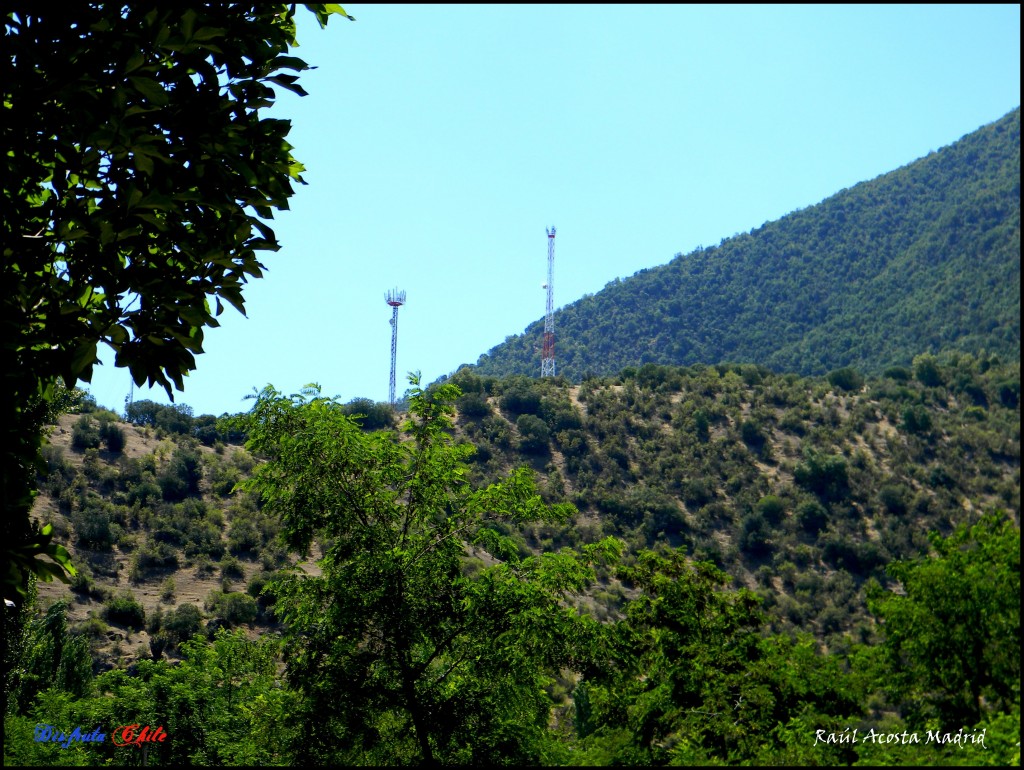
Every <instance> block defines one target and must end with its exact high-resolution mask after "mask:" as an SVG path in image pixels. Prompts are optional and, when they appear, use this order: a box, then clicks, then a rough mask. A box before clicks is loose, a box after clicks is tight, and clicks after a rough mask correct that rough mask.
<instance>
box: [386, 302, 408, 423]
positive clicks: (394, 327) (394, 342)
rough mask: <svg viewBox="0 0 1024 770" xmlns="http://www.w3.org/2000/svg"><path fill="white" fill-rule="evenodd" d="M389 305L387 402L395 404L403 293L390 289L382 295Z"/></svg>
mask: <svg viewBox="0 0 1024 770" xmlns="http://www.w3.org/2000/svg"><path fill="white" fill-rule="evenodd" d="M384 300H385V301H386V302H387V303H388V304H389V305H391V380H390V381H389V384H388V402H389V403H391V404H393V403H395V362H396V361H397V360H398V308H400V307H401V306H402V305H404V304H405V292H404V291H399V290H398V289H392V290H391V291H389V292H387V294H385V295H384Z"/></svg>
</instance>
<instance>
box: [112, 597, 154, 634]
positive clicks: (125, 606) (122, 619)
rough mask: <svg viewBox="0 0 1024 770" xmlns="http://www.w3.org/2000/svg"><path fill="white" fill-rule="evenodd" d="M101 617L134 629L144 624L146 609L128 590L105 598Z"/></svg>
mask: <svg viewBox="0 0 1024 770" xmlns="http://www.w3.org/2000/svg"><path fill="white" fill-rule="evenodd" d="M103 617H104V618H105V619H106V621H107V622H108V623H116V624H118V625H121V626H129V627H131V628H134V629H136V630H138V629H141V628H142V627H143V626H144V625H145V624H146V610H145V609H144V608H143V606H142V605H141V604H139V602H138V601H137V600H136V598H135V597H134V596H132V595H131V594H130V593H129V592H127V591H124V592H122V593H120V594H118V595H117V596H114V597H113V598H111V599H108V600H107V604H106V607H105V608H104V610H103Z"/></svg>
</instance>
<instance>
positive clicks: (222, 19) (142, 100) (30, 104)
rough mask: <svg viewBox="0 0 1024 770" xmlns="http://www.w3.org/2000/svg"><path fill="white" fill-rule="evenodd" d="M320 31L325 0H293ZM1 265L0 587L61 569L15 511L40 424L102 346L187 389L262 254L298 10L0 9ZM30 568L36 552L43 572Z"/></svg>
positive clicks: (282, 153) (161, 6)
mask: <svg viewBox="0 0 1024 770" xmlns="http://www.w3.org/2000/svg"><path fill="white" fill-rule="evenodd" d="M306 7H307V8H308V9H309V10H311V11H312V12H313V13H315V14H316V17H317V19H318V21H319V22H320V24H321V26H324V25H325V24H326V22H327V19H328V17H329V15H331V14H333V13H340V14H344V10H343V9H342V8H341V6H339V5H323V4H319V5H308V6H306ZM7 9H8V10H7V13H6V18H5V29H4V53H5V56H4V57H3V59H2V63H0V67H2V69H0V84H2V88H3V101H4V119H3V121H0V137H2V143H3V147H4V150H5V152H6V165H5V169H4V174H3V198H2V200H0V206H2V214H3V216H2V217H0V220H2V223H3V224H2V228H3V251H4V255H3V261H2V263H0V286H3V290H2V291H0V357H2V360H3V366H2V367H0V405H2V406H0V408H2V409H3V410H4V418H3V419H2V420H0V424H2V425H3V432H2V434H0V445H2V452H3V455H2V463H0V464H2V479H0V482H2V483H0V496H2V502H3V521H4V526H3V539H4V545H5V554H4V556H5V558H4V561H5V570H7V571H6V573H5V575H4V597H5V598H9V599H12V600H15V601H18V602H20V601H21V600H22V598H23V596H24V588H25V585H26V574H27V573H28V572H34V573H36V574H37V575H39V576H40V577H43V578H44V579H50V577H51V576H53V575H56V576H62V575H63V571H64V570H63V569H61V567H58V566H56V565H52V564H50V562H41V561H39V560H38V559H36V558H35V557H36V556H37V555H39V554H44V553H46V554H47V555H49V556H50V557H51V558H52V559H54V560H55V561H56V562H57V563H58V564H60V565H62V566H63V567H65V568H68V567H69V563H68V562H67V559H66V557H65V555H64V554H62V553H61V552H60V551H57V550H55V549H54V548H53V547H52V544H51V543H50V542H49V539H48V537H47V534H48V533H42V532H40V531H39V530H38V529H37V528H34V527H33V526H32V525H31V524H30V522H29V516H28V512H29V509H30V507H31V504H32V496H33V492H34V475H35V468H36V464H37V463H38V458H39V446H40V441H41V430H42V426H43V424H44V420H45V419H46V418H47V413H48V411H49V410H50V408H51V406H52V403H53V401H54V399H55V397H56V395H57V393H58V391H57V380H58V378H63V380H64V382H65V384H66V385H67V387H68V388H72V387H74V385H75V383H76V381H77V380H79V379H81V380H84V381H86V382H88V381H89V380H90V379H91V376H92V368H93V365H94V364H95V363H96V361H97V360H98V357H97V349H98V345H99V343H101V342H102V343H105V344H106V345H108V346H109V347H110V348H112V349H113V350H114V351H115V352H116V358H115V360H114V364H115V366H123V367H127V368H128V369H129V370H130V372H131V375H132V377H133V379H134V380H135V382H136V383H138V384H140V385H141V384H142V383H143V382H146V381H148V382H149V384H150V385H153V384H159V385H162V386H163V387H164V388H165V389H166V390H167V392H168V394H169V395H170V394H171V387H170V386H171V383H173V384H174V385H175V386H176V387H177V389H178V390H181V389H182V388H183V382H182V377H183V376H184V375H186V374H188V372H189V371H191V370H192V369H194V368H195V356H196V354H198V353H201V352H202V350H203V332H204V330H205V329H206V328H209V327H215V326H217V325H218V322H217V319H216V316H218V315H220V313H221V311H222V309H223V303H224V302H226V303H228V304H230V305H232V306H234V307H235V308H237V309H238V310H239V311H240V312H244V300H243V296H242V288H243V286H244V285H245V283H246V281H247V280H248V279H249V278H258V277H260V276H261V274H262V270H263V269H264V267H263V265H262V264H261V263H260V261H259V253H260V252H262V251H267V250H276V249H277V248H278V244H277V241H276V239H275V236H274V232H273V230H271V228H270V227H268V226H267V224H266V223H265V221H264V220H267V219H271V218H272V217H273V212H274V210H275V209H278V210H280V209H286V208H287V207H288V198H289V197H290V196H291V195H292V192H293V189H292V185H293V183H296V182H298V183H301V182H302V178H301V176H300V172H301V171H302V166H301V165H300V164H299V163H298V162H297V161H296V160H295V159H294V158H293V157H292V154H291V149H292V148H291V145H290V144H289V143H288V141H287V140H286V137H287V135H288V131H289V128H290V122H289V121H287V120H281V119H271V118H266V117H264V110H265V109H266V108H269V107H270V106H272V105H273V103H274V99H275V91H274V87H275V86H279V87H281V88H285V89H287V90H290V91H293V92H295V93H298V94H300V95H302V94H304V93H305V92H304V91H303V90H302V88H301V87H300V86H299V85H297V83H296V81H297V76H296V75H293V74H286V73H287V71H289V70H290V71H292V72H298V71H301V70H304V69H308V66H307V64H306V63H305V62H304V61H302V60H301V59H299V58H296V57H293V56H289V55H288V52H289V49H290V48H291V47H292V46H294V45H295V44H296V43H295V20H294V13H295V6H294V5H290V6H289V5H285V4H269V3H263V4H259V3H250V4H245V3H213V4H203V5H193V4H182V3H170V4H168V3H155V2H138V3H130V4H127V5H126V4H124V3H76V4H71V5H64V4H62V5H48V4H39V3H27V2H20V3H19V2H15V3H9V4H8V5H7ZM43 565H46V566H43Z"/></svg>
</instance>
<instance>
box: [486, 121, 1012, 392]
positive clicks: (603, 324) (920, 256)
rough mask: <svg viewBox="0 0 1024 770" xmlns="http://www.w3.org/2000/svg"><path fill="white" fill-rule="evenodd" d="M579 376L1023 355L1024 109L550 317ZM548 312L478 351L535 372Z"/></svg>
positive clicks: (494, 363) (879, 365)
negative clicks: (655, 367) (1023, 216)
mask: <svg viewBox="0 0 1024 770" xmlns="http://www.w3.org/2000/svg"><path fill="white" fill-rule="evenodd" d="M555 329H556V347H555V349H556V360H557V366H558V372H559V373H560V374H563V375H565V376H566V377H568V378H569V379H570V380H572V381H574V382H579V381H580V380H581V378H582V377H584V376H586V375H589V374H595V375H608V374H614V373H616V372H618V371H620V370H621V369H622V368H623V367H625V366H639V365H641V364H644V363H657V364H671V365H690V364H695V363H720V362H749V363H756V364H759V365H762V366H766V367H769V368H771V369H773V370H775V371H787V372H797V373H802V374H823V373H825V372H828V371H829V370H832V369H836V368H840V367H843V366H855V367H857V368H858V369H859V370H860V371H862V372H865V373H875V374H877V373H880V372H881V371H882V370H883V369H884V368H885V367H887V366H892V365H909V364H910V361H911V358H912V357H913V356H915V355H917V354H918V353H921V352H925V351H931V352H937V351H938V350H945V349H959V350H964V351H968V352H977V351H980V350H990V351H994V352H997V353H998V354H999V355H1002V356H1004V357H1007V358H1017V357H1019V355H1020V109H1019V108H1018V109H1016V110H1014V111H1013V112H1011V113H1009V114H1008V115H1006V116H1005V117H1003V118H1002V119H1000V120H998V121H996V122H995V123H992V124H990V125H987V126H984V127H982V128H981V129H979V130H978V131H975V132H974V133H971V134H969V135H967V136H965V137H963V138H962V139H961V140H960V141H958V142H956V143H954V144H952V145H950V146H948V147H945V148H942V149H940V150H939V151H937V152H934V153H931V154H929V155H928V156H927V157H924V158H921V159H920V160H917V161H915V162H913V163H910V164H909V165H907V166H904V167H903V168H900V169H897V170H896V171H893V172H891V173H888V174H885V175H883V176H880V177H878V178H876V179H874V180H871V181H868V182H863V183H861V184H858V185H856V186H854V187H852V188H850V189H847V190H843V191H841V192H839V193H837V194H836V195H834V196H832V197H831V198H828V199H827V200H825V201H823V202H821V203H819V204H818V205H815V206H810V207H808V208H806V209H802V210H800V211H796V212H793V213H792V214H789V215H787V216H785V217H783V218H781V219H779V220H777V221H775V222H769V223H767V224H765V225H763V226H762V227H759V228H757V229H755V230H752V231H751V232H749V233H746V234H743V235H739V236H735V237H732V238H727V239H725V240H723V241H722V242H721V244H719V245H718V246H717V247H710V248H704V249H698V250H697V251H695V252H693V253H690V254H687V255H685V256H684V255H677V256H676V257H675V258H674V259H673V260H672V261H671V262H669V263H668V264H666V265H662V266H659V267H654V268H651V269H649V270H643V271H640V272H639V273H637V274H635V275H634V276H632V277H629V278H625V279H623V280H621V281H620V280H619V279H616V280H615V281H613V282H612V283H610V284H608V286H606V287H605V288H604V289H603V290H602V291H600V292H598V293H597V294H594V295H589V296H585V297H583V298H582V299H580V300H578V301H576V302H573V303H572V304H570V305H568V306H567V307H564V308H562V309H561V310H559V311H557V312H556V314H555ZM542 332H543V319H541V320H539V321H537V322H535V323H533V324H531V325H530V326H529V327H527V329H526V331H525V332H524V333H523V334H521V335H516V336H512V337H509V338H508V339H506V340H505V342H503V343H502V344H500V345H497V346H496V347H494V348H493V349H491V350H490V351H489V352H488V353H487V354H485V355H482V356H481V357H480V359H479V361H478V362H477V367H478V369H479V372H480V373H481V374H487V375H499V376H505V375H511V374H525V375H535V374H536V373H538V372H539V371H540V350H541V336H542Z"/></svg>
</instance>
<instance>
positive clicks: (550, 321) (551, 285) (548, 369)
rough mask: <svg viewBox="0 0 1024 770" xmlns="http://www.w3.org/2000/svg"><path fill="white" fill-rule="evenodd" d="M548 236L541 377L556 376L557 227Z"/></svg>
mask: <svg viewBox="0 0 1024 770" xmlns="http://www.w3.org/2000/svg"><path fill="white" fill-rule="evenodd" d="M546 232H547V234H548V282H547V283H545V284H544V288H545V289H547V290H548V302H547V311H546V313H545V314H544V349H543V352H542V353H541V357H540V376H541V377H554V376H555V315H554V312H555V226H554V225H552V226H551V229H550V230H547V231H546Z"/></svg>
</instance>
